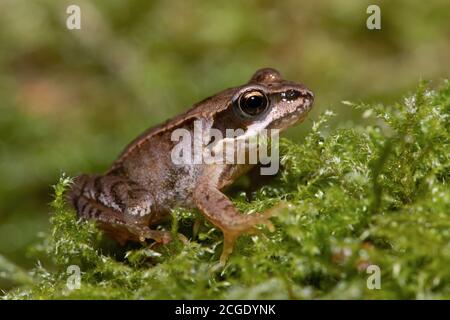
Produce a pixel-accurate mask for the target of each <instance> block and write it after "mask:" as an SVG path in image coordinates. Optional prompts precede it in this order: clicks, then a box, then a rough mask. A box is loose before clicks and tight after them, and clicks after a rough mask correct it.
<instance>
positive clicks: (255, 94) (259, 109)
mask: <svg viewBox="0 0 450 320" xmlns="http://www.w3.org/2000/svg"><path fill="white" fill-rule="evenodd" d="M238 107H239V110H240V111H241V113H243V115H245V116H247V117H255V116H257V115H260V114H261V113H263V112H264V111H266V110H267V108H268V107H269V99H268V98H267V96H266V95H265V94H264V93H263V92H261V91H259V90H253V91H248V92H245V93H243V94H242V95H241V96H240V97H239V100H238Z"/></svg>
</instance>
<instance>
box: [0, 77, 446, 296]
mask: <svg viewBox="0 0 450 320" xmlns="http://www.w3.org/2000/svg"><path fill="white" fill-rule="evenodd" d="M344 103H345V104H347V105H353V106H354V107H356V108H363V109H364V110H365V111H364V112H363V117H377V118H378V119H379V122H378V125H374V126H363V125H361V126H357V127H352V128H339V129H333V130H329V128H328V127H327V121H328V119H329V118H330V117H332V116H333V114H332V113H331V112H326V113H324V114H323V115H322V116H321V117H320V119H319V120H318V121H317V122H316V123H315V124H314V125H313V129H312V131H311V132H310V133H309V134H308V135H307V137H306V139H305V140H304V141H303V142H302V143H299V144H296V143H293V142H291V141H289V140H282V143H281V155H282V159H281V160H282V165H283V169H282V171H281V173H280V175H279V176H278V177H277V178H276V179H274V181H272V182H270V183H269V184H268V185H266V186H264V187H262V188H261V189H259V190H258V191H256V192H253V193H244V192H241V193H239V194H237V195H236V196H234V197H233V200H234V201H235V203H236V205H237V206H238V207H239V208H240V209H241V210H243V211H245V212H247V213H251V212H254V211H262V210H264V209H266V208H269V207H271V206H273V205H276V204H277V203H279V202H282V203H283V205H281V206H278V207H275V209H274V210H275V212H276V215H275V217H274V218H273V219H272V220H273V222H274V224H275V225H276V231H275V232H273V233H270V232H269V231H268V230H266V229H262V230H261V234H259V235H254V236H244V237H241V238H240V239H239V241H238V242H237V246H236V248H235V252H234V253H233V255H232V257H231V259H230V260H229V261H228V263H227V265H226V266H225V267H224V268H222V267H220V266H219V265H218V257H219V254H220V251H221V244H222V243H221V242H222V235H221V233H220V232H219V231H217V230H216V229H214V228H212V226H211V225H209V224H208V223H206V222H205V221H204V220H202V221H203V223H202V226H201V228H200V231H199V234H198V236H197V237H196V238H192V226H193V224H194V220H195V218H196V217H200V218H201V215H199V214H198V213H196V212H190V211H186V210H181V209H176V210H174V211H173V216H174V219H173V222H172V224H168V225H166V226H165V227H166V228H172V230H173V232H182V233H183V234H185V235H186V236H187V237H188V238H190V241H189V243H187V244H185V243H182V242H181V241H174V242H172V243H171V244H169V245H166V246H152V245H150V244H149V245H148V246H147V247H143V246H140V245H134V246H128V247H126V248H120V247H118V246H116V245H114V244H113V243H111V242H109V241H107V240H105V239H104V238H103V237H102V235H101V233H100V232H99V231H98V230H97V229H96V227H95V226H94V225H93V223H90V222H82V221H77V220H76V216H75V213H74V212H73V210H71V209H68V208H67V205H66V204H65V201H64V196H63V194H64V190H65V189H66V188H67V186H68V185H69V184H70V179H69V178H66V177H62V178H61V180H60V181H59V183H58V184H57V185H56V186H55V199H54V201H53V203H52V208H53V212H54V214H53V216H52V218H51V222H52V231H51V232H50V233H49V234H47V235H45V236H43V238H42V242H41V243H39V244H38V245H36V246H34V247H33V251H34V253H35V254H36V257H37V258H39V257H40V256H46V257H50V258H51V260H52V261H53V263H52V264H48V265H42V264H40V263H38V264H37V266H36V268H34V269H33V270H31V271H29V272H28V271H24V270H21V269H20V268H18V267H16V266H15V265H13V264H12V263H10V262H8V261H6V260H5V259H3V258H1V257H0V276H3V277H7V278H9V279H13V280H14V281H15V282H16V283H17V284H18V286H17V287H16V288H15V289H13V290H10V291H9V292H5V294H4V296H3V298H5V299H30V298H33V299H47V298H48V299H77V298H81V299H94V298H95V299H116V298H117V299H141V298H144V299H217V298H225V299H262V298H272V299H304V298H306V299H308V298H331V299H334V298H339V299H353V298H355V299H389V298H393V299H429V298H431V299H442V298H447V299H448V298H450V268H449V265H450V186H449V179H450V144H449V143H450V132H449V129H450V121H449V120H450V119H449V115H450V82H448V81H445V82H444V83H443V84H442V85H441V86H440V88H439V89H437V90H432V89H429V87H428V85H427V84H421V85H420V86H419V87H418V89H417V92H416V93H415V94H413V95H411V96H409V97H408V98H405V99H404V101H402V102H401V103H397V104H394V105H392V106H383V105H375V106H372V105H364V104H353V103H349V102H344ZM248 198H250V199H251V201H247V199H248ZM70 265H77V266H79V267H80V270H81V272H82V273H81V287H80V288H79V289H76V290H69V289H68V287H67V279H68V278H69V276H70V274H68V273H67V268H68V266H70ZM369 265H377V266H378V267H379V268H380V271H381V288H380V289H373V290H371V289H369V288H368V287H367V279H368V277H369V276H370V275H369V274H368V273H367V272H366V268H367V267H368V266H369Z"/></svg>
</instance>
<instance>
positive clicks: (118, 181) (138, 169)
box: [69, 68, 314, 264]
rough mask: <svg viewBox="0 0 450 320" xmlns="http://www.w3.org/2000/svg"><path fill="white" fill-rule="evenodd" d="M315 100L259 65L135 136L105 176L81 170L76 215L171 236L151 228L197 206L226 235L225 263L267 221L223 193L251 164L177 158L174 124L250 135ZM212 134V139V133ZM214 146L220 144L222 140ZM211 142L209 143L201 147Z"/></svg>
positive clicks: (285, 121)
mask: <svg viewBox="0 0 450 320" xmlns="http://www.w3.org/2000/svg"><path fill="white" fill-rule="evenodd" d="M313 101H314V95H313V93H312V92H311V91H310V90H308V89H307V88H306V87H305V86H304V85H302V84H297V83H294V82H291V81H287V80H284V79H283V78H282V77H281V75H280V73H279V72H278V71H276V70H274V69H271V68H265V69H261V70H258V71H257V72H256V73H255V74H254V75H253V77H252V78H251V79H250V81H249V82H248V83H247V84H244V85H242V86H239V87H235V88H230V89H226V90H224V91H222V92H219V93H218V94H216V95H214V96H212V97H209V98H207V99H205V100H203V101H201V102H199V103H197V104H195V105H194V106H193V107H192V108H191V109H190V110H188V111H187V112H185V113H184V114H181V115H179V116H177V117H175V118H173V119H171V120H168V121H167V122H166V123H164V124H162V125H159V126H156V127H153V128H150V129H148V130H147V131H145V132H144V133H143V134H141V135H140V136H139V137H137V138H136V139H135V140H134V141H132V142H131V143H130V144H129V145H128V146H127V147H126V148H125V149H124V151H123V152H122V153H121V154H120V156H119V157H118V159H117V160H116V161H115V162H114V163H113V165H112V168H111V169H110V170H109V171H108V172H107V173H106V174H104V175H81V176H79V177H77V178H75V180H74V184H73V186H72V189H71V191H70V194H69V197H70V200H71V202H72V204H73V206H74V207H75V209H76V211H77V213H78V215H79V216H80V217H81V218H85V219H94V220H95V221H97V222H98V224H99V226H100V227H101V228H102V229H103V230H104V231H105V232H106V233H107V234H109V235H110V236H111V237H112V238H114V239H115V240H117V241H118V242H119V243H121V244H123V243H125V242H126V241H141V242H143V241H145V239H153V240H155V241H157V242H161V243H167V242H168V241H170V233H169V232H168V231H160V230H154V229H151V227H154V226H156V225H158V224H160V223H161V222H162V221H164V220H165V219H166V218H168V217H170V211H171V209H172V208H174V207H176V206H181V207H186V208H198V209H199V210H200V212H201V213H202V214H203V215H204V216H205V218H206V219H207V220H208V221H210V222H211V223H212V224H213V225H214V226H216V227H217V228H219V229H220V230H221V231H222V232H223V235H224V245H223V251H222V255H221V257H220V261H221V263H222V264H223V263H225V262H226V260H227V258H228V256H229V255H230V254H231V252H232V250H233V246H234V242H235V240H236V239H237V238H238V237H239V236H240V235H241V234H243V233H246V232H252V231H255V229H254V226H255V225H256V224H266V225H269V226H270V221H269V220H268V218H269V216H270V214H269V213H268V212H266V213H263V214H251V215H244V214H240V213H239V211H238V210H237V209H236V208H235V206H234V205H233V203H232V202H231V201H230V199H229V198H228V197H227V196H226V195H225V194H223V193H222V190H224V188H226V187H227V186H229V185H230V184H232V183H233V182H234V181H235V180H236V179H237V178H238V177H239V176H241V175H242V174H244V173H245V172H247V171H248V170H249V168H251V167H252V166H254V164H248V163H244V164H242V163H240V164H233V163H231V164H230V163H218V162H214V163H182V164H179V163H174V161H173V157H172V156H173V153H172V152H173V149H174V147H175V146H176V141H174V139H173V137H172V133H173V132H174V131H175V130H177V129H183V130H185V131H187V132H193V131H194V129H195V128H194V127H195V123H196V122H197V123H198V122H199V121H200V123H201V127H202V129H203V131H204V132H208V130H210V129H213V128H214V129H216V130H218V131H219V132H223V133H224V136H226V134H225V131H226V130H227V129H241V132H243V134H244V135H246V136H253V135H256V134H258V133H259V132H261V130H263V129H279V130H284V129H286V128H288V127H290V126H292V125H294V124H296V123H299V122H301V121H302V120H303V119H304V118H305V117H306V115H307V114H308V112H309V111H310V109H311V108H312V104H313ZM207 139H208V138H207ZM215 142H216V144H215V145H216V146H217V142H218V141H215ZM210 146H211V143H209V144H208V142H206V143H205V144H204V146H203V148H208V147H210Z"/></svg>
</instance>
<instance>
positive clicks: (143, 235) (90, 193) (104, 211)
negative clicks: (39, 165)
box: [69, 175, 170, 244]
mask: <svg viewBox="0 0 450 320" xmlns="http://www.w3.org/2000/svg"><path fill="white" fill-rule="evenodd" d="M69 199H70V201H71V203H72V205H73V206H74V208H75V209H76V211H77V213H78V216H79V217H80V218H83V219H93V220H95V221H97V222H98V224H99V226H100V227H101V228H102V229H103V230H104V231H105V232H106V233H107V234H108V235H109V236H110V237H112V238H113V239H115V240H116V241H118V242H119V243H121V244H124V243H126V242H127V241H140V242H143V241H145V239H153V240H155V241H157V242H162V243H167V242H169V241H170V234H169V233H168V232H164V231H158V230H152V229H150V228H149V222H150V218H151V216H152V211H151V209H152V197H151V195H150V194H149V193H148V192H146V191H145V190H143V189H138V188H136V186H135V185H134V184H133V183H131V182H130V181H129V180H127V179H125V178H123V177H121V176H110V175H106V176H94V175H92V176H90V175H82V176H79V177H77V178H76V179H75V181H74V184H73V186H72V189H71V191H70V193H69Z"/></svg>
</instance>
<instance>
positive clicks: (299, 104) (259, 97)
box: [233, 68, 314, 130]
mask: <svg viewBox="0 0 450 320" xmlns="http://www.w3.org/2000/svg"><path fill="white" fill-rule="evenodd" d="M313 102H314V94H313V93H312V92H311V91H310V90H309V89H307V88H306V87H305V86H304V85H303V84H298V83H295V82H291V81H287V80H284V79H283V78H282V77H281V75H280V73H279V72H278V71H277V70H275V69H271V68H265V69H260V70H258V71H257V72H256V73H255V74H254V75H253V77H252V78H251V79H250V81H249V82H248V84H246V85H244V86H242V87H240V88H239V90H238V91H237V92H236V93H235V95H234V97H233V109H234V113H235V115H236V116H237V117H238V118H240V119H242V121H244V122H248V124H249V126H248V128H249V129H250V127H251V126H255V127H259V128H265V129H280V130H283V129H286V128H288V127H290V126H292V125H295V124H297V123H299V122H301V121H302V120H304V119H305V117H306V115H307V114H308V112H309V111H310V110H311V108H312V105H313Z"/></svg>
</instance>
